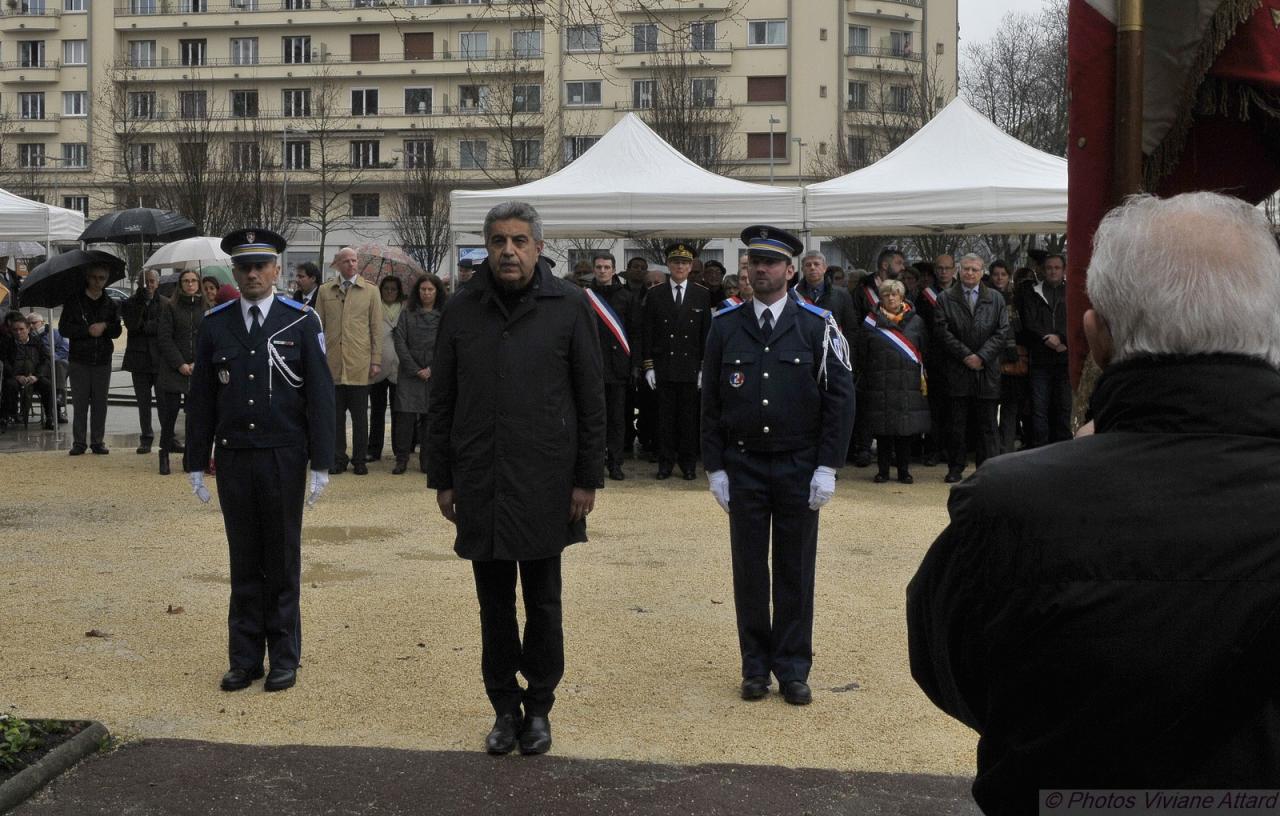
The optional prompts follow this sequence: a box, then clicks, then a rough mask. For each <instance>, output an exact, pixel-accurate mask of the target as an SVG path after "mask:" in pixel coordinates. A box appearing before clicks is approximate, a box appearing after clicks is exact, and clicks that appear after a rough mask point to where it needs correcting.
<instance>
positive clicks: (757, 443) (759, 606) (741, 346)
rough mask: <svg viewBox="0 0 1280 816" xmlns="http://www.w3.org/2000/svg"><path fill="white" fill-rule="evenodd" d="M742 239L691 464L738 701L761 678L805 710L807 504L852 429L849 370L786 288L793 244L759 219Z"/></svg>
mask: <svg viewBox="0 0 1280 816" xmlns="http://www.w3.org/2000/svg"><path fill="white" fill-rule="evenodd" d="M742 242H743V243H744V244H746V245H747V252H748V254H749V256H750V261H749V265H748V273H749V274H750V275H751V285H752V287H753V289H754V290H755V296H754V299H753V300H752V301H750V302H748V303H744V304H741V305H738V306H731V307H729V308H727V309H723V310H721V311H720V312H719V314H718V315H717V316H716V318H715V320H713V321H712V325H711V332H710V334H709V335H708V337H707V349H706V355H705V356H704V358H703V365H702V382H703V388H702V460H703V465H704V467H706V469H707V477H708V480H709V481H710V483H711V492H712V494H713V495H714V496H715V498H716V501H718V502H719V503H720V506H721V507H723V508H724V510H725V512H727V513H728V514H729V541H730V549H731V551H732V554H733V596H734V606H735V609H736V612H737V619H738V645H739V648H740V650H741V652H742V678H743V679H742V687H741V694H742V699H744V700H759V699H760V698H762V697H764V696H765V695H766V694H768V692H769V683H770V680H769V675H770V674H773V675H774V676H775V677H777V679H778V684H779V687H780V690H781V691H782V695H783V698H784V699H785V700H786V701H787V702H788V703H791V704H792V705H806V704H808V703H809V702H810V700H811V699H812V693H811V692H810V689H809V686H808V678H809V668H810V665H811V663H812V660H813V582H814V566H815V562H816V558H817V549H818V509H819V508H820V507H822V506H823V505H824V504H826V503H827V501H829V500H830V499H831V496H832V495H833V494H834V493H835V476H836V468H838V467H840V465H841V464H843V462H844V459H845V453H846V451H847V449H848V445H849V435H850V433H851V432H852V430H853V414H854V388H853V374H852V366H851V365H850V359H849V347H848V344H847V343H846V342H845V340H844V337H843V336H842V335H841V333H840V330H839V327H838V326H837V325H836V322H835V320H834V318H833V317H832V316H831V313H830V312H828V311H826V310H825V309H820V308H818V307H817V306H814V305H812V304H810V303H806V302H804V301H803V300H801V299H800V298H798V297H796V296H795V295H794V293H792V294H789V293H788V289H787V282H788V281H789V280H791V279H792V278H793V277H795V274H796V268H795V264H794V261H793V258H794V257H795V256H796V255H797V254H799V253H800V252H801V251H803V249H804V244H803V243H801V241H800V240H799V239H797V238H796V237H795V236H794V235H791V234H790V233H788V232H785V231H783V230H780V229H775V228H773V227H768V226H755V227H748V228H747V229H745V230H743V232H742ZM770 531H772V533H773V540H772V542H770ZM770 552H772V560H773V575H772V580H771V578H770V574H769V573H770V565H769V562H770ZM771 599H772V617H771V616H770V600H771Z"/></svg>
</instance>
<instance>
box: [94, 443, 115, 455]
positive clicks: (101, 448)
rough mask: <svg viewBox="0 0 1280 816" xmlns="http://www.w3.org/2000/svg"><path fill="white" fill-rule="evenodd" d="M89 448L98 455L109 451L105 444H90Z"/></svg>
mask: <svg viewBox="0 0 1280 816" xmlns="http://www.w3.org/2000/svg"><path fill="white" fill-rule="evenodd" d="M89 450H91V451H93V452H94V453H96V454H98V455H99V456H106V455H107V454H108V453H111V451H110V449H108V448H107V446H106V445H90V446H89Z"/></svg>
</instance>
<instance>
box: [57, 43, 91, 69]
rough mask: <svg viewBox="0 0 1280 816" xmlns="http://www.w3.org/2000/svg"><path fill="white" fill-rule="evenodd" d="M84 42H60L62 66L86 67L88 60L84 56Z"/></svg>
mask: <svg viewBox="0 0 1280 816" xmlns="http://www.w3.org/2000/svg"><path fill="white" fill-rule="evenodd" d="M86 44H87V43H86V41H85V40H63V41H62V64H63V65H87V64H88V60H87V59H86V58H85V54H86V53H88V52H87V51H86V49H85V46H86Z"/></svg>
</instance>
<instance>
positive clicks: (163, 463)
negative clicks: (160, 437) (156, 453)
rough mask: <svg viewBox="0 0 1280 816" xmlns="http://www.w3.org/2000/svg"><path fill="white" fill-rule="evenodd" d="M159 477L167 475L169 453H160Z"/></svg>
mask: <svg viewBox="0 0 1280 816" xmlns="http://www.w3.org/2000/svg"><path fill="white" fill-rule="evenodd" d="M160 475H161V476H168V475H169V451H160Z"/></svg>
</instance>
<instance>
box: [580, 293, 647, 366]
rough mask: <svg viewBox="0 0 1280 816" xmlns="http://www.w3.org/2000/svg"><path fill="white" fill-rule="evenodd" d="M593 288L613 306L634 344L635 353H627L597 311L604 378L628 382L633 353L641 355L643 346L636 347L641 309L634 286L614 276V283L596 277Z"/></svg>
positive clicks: (597, 328) (611, 307) (633, 351)
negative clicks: (626, 284)
mask: <svg viewBox="0 0 1280 816" xmlns="http://www.w3.org/2000/svg"><path fill="white" fill-rule="evenodd" d="M591 291H593V292H595V293H596V294H597V295H598V296H599V297H600V299H601V300H603V301H605V302H606V303H608V304H609V308H610V309H613V313H614V315H616V316H617V318H618V320H619V322H621V323H622V329H623V331H625V332H626V337H627V343H628V345H630V346H631V351H632V354H628V353H627V352H626V350H625V349H623V348H622V344H621V343H619V342H618V338H616V337H614V335H613V332H612V331H610V330H609V328H608V327H607V326H605V324H604V321H603V320H601V319H600V317H599V316H598V315H597V316H596V330H597V331H596V333H597V334H599V336H600V352H601V354H602V355H603V356H604V381H605V382H606V383H609V384H610V385H620V384H622V383H626V382H629V381H630V379H631V359H632V356H633V355H634V356H635V358H636V359H637V360H639V359H640V354H639V352H640V350H639V348H637V343H638V342H639V340H640V332H639V322H638V318H639V309H637V308H636V304H635V299H634V297H633V296H632V294H631V290H630V289H628V288H627V287H626V286H624V285H623V284H622V282H621V281H619V280H618V278H616V277H615V278H614V279H613V285H612V286H600V285H599V284H597V283H595V282H594V281H593V282H592V284H591ZM594 312H595V310H594V309H593V310H592V313H593V314H594Z"/></svg>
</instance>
